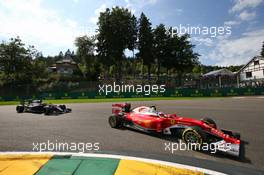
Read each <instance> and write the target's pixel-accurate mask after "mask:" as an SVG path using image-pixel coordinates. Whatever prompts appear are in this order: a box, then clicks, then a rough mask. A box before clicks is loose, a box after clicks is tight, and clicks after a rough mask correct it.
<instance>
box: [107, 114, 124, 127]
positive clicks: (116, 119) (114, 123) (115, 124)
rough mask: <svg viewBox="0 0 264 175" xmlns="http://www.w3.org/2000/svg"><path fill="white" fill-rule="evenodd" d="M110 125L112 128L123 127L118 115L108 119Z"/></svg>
mask: <svg viewBox="0 0 264 175" xmlns="http://www.w3.org/2000/svg"><path fill="white" fill-rule="evenodd" d="M108 122H109V125H110V126H111V127H112V128H120V127H121V118H120V117H119V116H116V115H112V116H110V117H109V119H108Z"/></svg>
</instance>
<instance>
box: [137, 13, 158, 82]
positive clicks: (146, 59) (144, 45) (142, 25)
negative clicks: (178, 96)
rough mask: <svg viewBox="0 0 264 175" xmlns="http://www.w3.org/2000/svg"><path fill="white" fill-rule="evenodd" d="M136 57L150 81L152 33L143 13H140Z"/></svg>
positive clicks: (152, 60) (152, 58)
mask: <svg viewBox="0 0 264 175" xmlns="http://www.w3.org/2000/svg"><path fill="white" fill-rule="evenodd" d="M138 30H139V33H138V50H139V53H138V57H139V58H140V59H141V60H142V61H143V65H145V66H147V70H148V79H150V73H151V72H150V71H151V65H152V64H153V62H154V57H153V33H152V28H151V23H150V21H149V19H148V18H147V17H146V15H145V14H144V13H141V16H140V19H139V27H138Z"/></svg>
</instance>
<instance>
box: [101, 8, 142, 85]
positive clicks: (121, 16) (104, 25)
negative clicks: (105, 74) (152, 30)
mask: <svg viewBox="0 0 264 175" xmlns="http://www.w3.org/2000/svg"><path fill="white" fill-rule="evenodd" d="M136 31H137V30H136V25H135V17H134V16H133V15H132V14H131V12H130V11H129V10H128V9H125V8H120V7H113V8H112V9H111V10H110V9H108V8H107V9H106V10H105V12H102V13H100V16H99V20H98V35H97V39H98V43H97V52H98V55H99V57H100V58H101V59H102V63H103V64H104V65H106V67H109V66H110V65H114V67H116V69H117V70H116V72H117V75H116V78H117V79H118V80H120V78H121V73H122V72H121V70H122V62H123V60H124V58H125V57H124V51H125V49H129V50H133V49H134V46H135V44H134V43H135V35H136ZM113 63H114V64H113Z"/></svg>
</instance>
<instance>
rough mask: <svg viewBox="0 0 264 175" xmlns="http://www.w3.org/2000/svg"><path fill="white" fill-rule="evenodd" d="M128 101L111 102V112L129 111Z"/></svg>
mask: <svg viewBox="0 0 264 175" xmlns="http://www.w3.org/2000/svg"><path fill="white" fill-rule="evenodd" d="M130 108H131V104H130V103H117V104H112V114H120V113H122V112H130Z"/></svg>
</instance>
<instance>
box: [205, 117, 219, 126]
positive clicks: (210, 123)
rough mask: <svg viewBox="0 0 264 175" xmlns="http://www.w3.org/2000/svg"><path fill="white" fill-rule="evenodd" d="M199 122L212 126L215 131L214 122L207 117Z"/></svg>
mask: <svg viewBox="0 0 264 175" xmlns="http://www.w3.org/2000/svg"><path fill="white" fill-rule="evenodd" d="M201 121H202V122H204V123H206V124H207V125H210V126H212V127H213V128H215V129H216V128H217V126H216V123H215V121H214V120H213V119H211V118H209V117H204V118H202V119H201Z"/></svg>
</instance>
